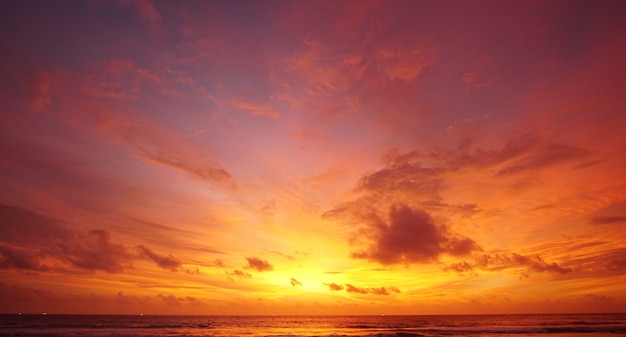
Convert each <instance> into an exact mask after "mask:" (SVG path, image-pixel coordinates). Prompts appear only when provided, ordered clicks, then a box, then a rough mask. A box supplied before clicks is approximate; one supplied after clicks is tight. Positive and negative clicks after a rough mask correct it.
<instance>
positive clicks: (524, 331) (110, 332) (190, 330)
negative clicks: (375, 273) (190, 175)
mask: <svg viewBox="0 0 626 337" xmlns="http://www.w3.org/2000/svg"><path fill="white" fill-rule="evenodd" d="M555 334H557V335H560V336H585V337H597V336H617V335H625V334H626V314H559V315H454V316H442V315H437V316H435V315H433V316H147V315H146V316H139V315H137V316H128V315H123V316H122V315H120V316H117V315H17V314H15V315H0V336H49V337H57V336H64V337H72V336H98V337H104V336H107V337H125V336H143V337H148V336H154V337H158V336H173V337H183V336H224V337H233V336H249V337H260V336H284V337H287V336H293V337H298V336H302V337H306V336H367V337H375V336H376V337H413V336H475V337H494V336H515V337H521V336H533V337H541V336H554V335H555Z"/></svg>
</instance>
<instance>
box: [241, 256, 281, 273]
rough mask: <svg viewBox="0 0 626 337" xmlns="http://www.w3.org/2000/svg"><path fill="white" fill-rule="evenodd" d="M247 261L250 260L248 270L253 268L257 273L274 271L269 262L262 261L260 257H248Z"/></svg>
mask: <svg viewBox="0 0 626 337" xmlns="http://www.w3.org/2000/svg"><path fill="white" fill-rule="evenodd" d="M246 260H248V266H247V267H246V268H251V269H254V270H256V271H269V270H273V269H274V267H273V266H272V265H271V264H270V263H269V262H267V260H261V259H259V258H258V257H254V256H253V257H246Z"/></svg>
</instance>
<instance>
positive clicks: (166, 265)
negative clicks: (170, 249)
mask: <svg viewBox="0 0 626 337" xmlns="http://www.w3.org/2000/svg"><path fill="white" fill-rule="evenodd" d="M137 249H139V252H140V253H141V255H142V256H144V257H146V258H148V259H150V260H152V261H153V262H154V263H156V264H157V266H159V267H160V268H163V269H168V270H171V271H177V270H178V269H179V268H180V266H181V265H182V262H181V261H180V260H179V259H177V258H175V257H174V256H173V255H171V254H170V255H167V256H165V255H159V254H156V253H154V252H153V251H152V250H151V249H150V248H148V247H146V246H144V245H139V246H138V247H137Z"/></svg>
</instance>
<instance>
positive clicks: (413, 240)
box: [352, 205, 480, 265]
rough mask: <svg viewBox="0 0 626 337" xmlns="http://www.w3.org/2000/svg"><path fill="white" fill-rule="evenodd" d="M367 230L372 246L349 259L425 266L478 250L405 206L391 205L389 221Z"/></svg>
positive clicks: (421, 212) (418, 211)
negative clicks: (441, 258) (425, 264)
mask: <svg viewBox="0 0 626 337" xmlns="http://www.w3.org/2000/svg"><path fill="white" fill-rule="evenodd" d="M370 231H371V232H370V233H367V235H370V236H371V237H372V238H373V240H372V241H373V242H372V243H371V245H370V246H369V247H368V248H367V249H365V250H361V251H358V252H354V253H353V254H352V256H353V257H355V258H360V259H368V260H371V261H376V262H379V263H381V264H383V265H389V264H395V263H428V262H433V261H435V260H437V258H439V256H441V255H443V254H447V255H451V256H464V255H468V254H470V253H472V252H474V251H478V250H480V247H479V246H478V244H477V243H476V242H474V241H473V240H471V239H469V238H466V237H462V236H459V235H456V234H453V233H450V232H449V231H448V229H447V228H446V227H445V226H442V225H436V224H435V222H434V220H433V219H432V218H431V216H430V215H429V214H428V213H426V212H424V211H422V210H418V209H412V208H410V207H409V206H406V205H394V206H392V208H391V210H390V211H389V219H388V221H387V222H382V221H381V222H379V223H375V224H373V225H372V226H371V227H370Z"/></svg>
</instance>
